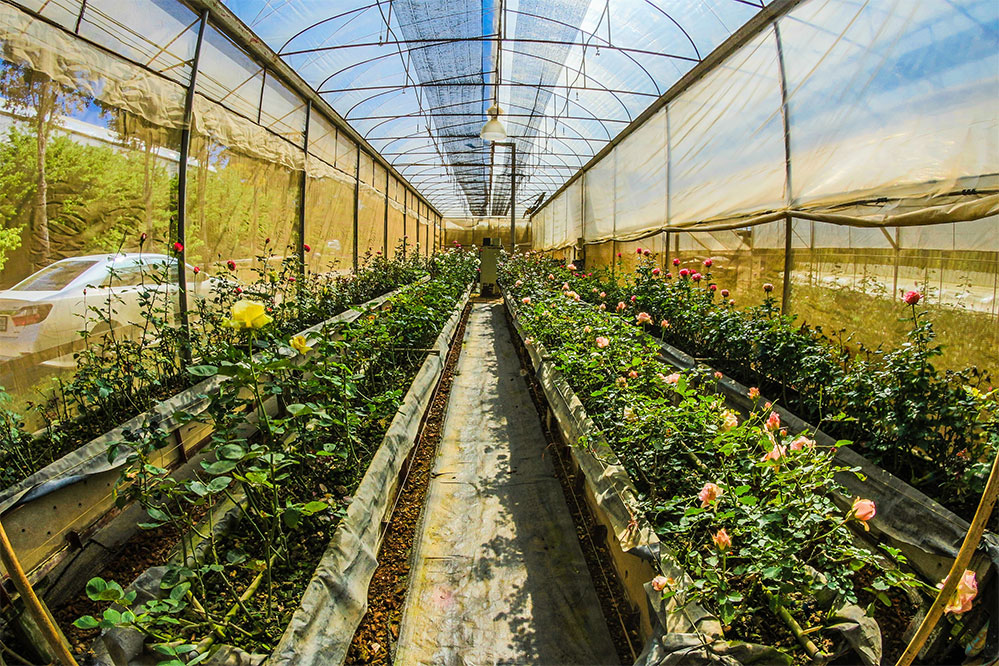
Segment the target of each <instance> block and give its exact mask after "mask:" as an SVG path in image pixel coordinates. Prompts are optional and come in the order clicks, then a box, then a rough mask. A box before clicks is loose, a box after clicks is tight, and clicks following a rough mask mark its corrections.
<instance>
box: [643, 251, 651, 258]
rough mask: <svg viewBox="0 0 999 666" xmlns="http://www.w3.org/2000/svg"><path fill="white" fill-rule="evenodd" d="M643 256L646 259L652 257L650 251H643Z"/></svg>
mask: <svg viewBox="0 0 999 666" xmlns="http://www.w3.org/2000/svg"><path fill="white" fill-rule="evenodd" d="M643 254H644V255H645V256H646V257H651V256H652V250H646V251H645V252H644V253H643Z"/></svg>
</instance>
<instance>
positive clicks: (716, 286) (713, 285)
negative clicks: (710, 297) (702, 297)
mask: <svg viewBox="0 0 999 666" xmlns="http://www.w3.org/2000/svg"><path fill="white" fill-rule="evenodd" d="M708 289H710V290H711V291H715V290H717V289H718V285H716V284H709V285H708Z"/></svg>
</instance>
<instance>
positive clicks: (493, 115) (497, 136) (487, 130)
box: [479, 104, 506, 141]
mask: <svg viewBox="0 0 999 666" xmlns="http://www.w3.org/2000/svg"><path fill="white" fill-rule="evenodd" d="M486 113H487V114H489V120H487V121H486V124H485V125H483V126H482V131H481V132H479V136H480V137H482V139H483V140H484V141H502V140H503V139H505V138H506V128H505V127H503V123H501V122H500V121H499V120H498V118H497V116H499V114H500V113H502V111H500V108H499V107H498V106H496V105H495V104H493V105H492V106H490V107H489V108H488V109H486Z"/></svg>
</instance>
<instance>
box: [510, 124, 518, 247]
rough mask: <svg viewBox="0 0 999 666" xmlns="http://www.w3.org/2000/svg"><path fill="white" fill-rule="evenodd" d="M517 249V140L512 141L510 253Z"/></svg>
mask: <svg viewBox="0 0 999 666" xmlns="http://www.w3.org/2000/svg"><path fill="white" fill-rule="evenodd" d="M516 251H517V142H516V141H511V142H510V254H511V255H513V254H514V253H515V252H516Z"/></svg>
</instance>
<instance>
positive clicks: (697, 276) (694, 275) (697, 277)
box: [690, 273, 703, 282]
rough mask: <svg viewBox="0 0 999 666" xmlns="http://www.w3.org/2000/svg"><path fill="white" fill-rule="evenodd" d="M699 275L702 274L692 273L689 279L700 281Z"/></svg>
mask: <svg viewBox="0 0 999 666" xmlns="http://www.w3.org/2000/svg"><path fill="white" fill-rule="evenodd" d="M701 277H703V276H702V275H701V274H700V273H694V274H693V275H691V276H690V279H691V280H693V281H694V282H700V281H701Z"/></svg>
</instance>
